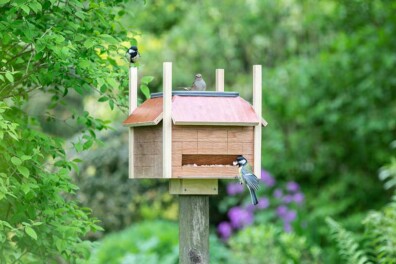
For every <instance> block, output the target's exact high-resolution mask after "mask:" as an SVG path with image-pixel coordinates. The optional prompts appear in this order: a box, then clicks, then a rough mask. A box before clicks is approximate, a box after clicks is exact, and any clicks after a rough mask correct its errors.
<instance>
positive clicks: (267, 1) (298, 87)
mask: <svg viewBox="0 0 396 264" xmlns="http://www.w3.org/2000/svg"><path fill="white" fill-rule="evenodd" d="M116 2H117V1H116ZM120 2H122V4H120V5H115V6H112V7H111V9H109V10H110V12H113V13H114V14H117V16H115V17H114V19H117V20H118V22H119V23H118V24H116V25H115V26H114V31H115V32H117V31H118V32H125V33H126V34H127V35H128V37H129V39H128V40H123V41H125V43H123V44H122V45H121V44H120V45H119V46H118V49H119V50H121V51H118V55H117V56H118V57H117V59H114V60H115V62H114V63H115V64H117V65H118V66H119V67H120V68H122V69H123V72H122V74H121V73H120V77H119V79H117V80H118V85H119V86H120V88H119V89H120V90H122V91H123V95H124V97H125V96H126V92H127V89H128V88H127V82H126V78H127V76H126V71H127V68H128V66H127V64H126V63H125V62H123V61H122V60H121V57H122V56H123V54H122V53H123V52H122V50H123V49H125V50H126V49H127V47H128V46H129V45H130V44H134V43H137V45H138V47H139V51H140V53H141V60H140V62H139V77H142V76H153V77H154V79H153V80H152V81H151V82H150V83H149V84H148V87H149V89H150V92H157V91H161V89H162V62H164V61H172V63H173V86H174V87H175V88H176V87H184V86H189V85H190V84H191V83H192V81H193V77H194V75H195V74H196V73H201V74H202V75H203V77H204V79H205V81H206V83H207V86H208V90H214V89H215V69H216V68H223V69H225V90H226V91H237V92H239V93H240V94H241V96H242V97H243V98H245V99H246V100H248V101H251V100H252V66H253V65H254V64H261V65H263V117H264V118H265V119H266V120H267V121H268V123H269V125H268V126H267V127H266V128H264V129H263V136H262V142H263V143H262V166H263V171H262V188H261V189H260V191H259V196H260V204H259V206H258V207H257V208H252V206H250V200H249V199H250V198H249V195H248V194H247V193H246V192H243V191H242V190H240V189H239V187H238V186H237V185H235V184H234V182H232V181H220V191H219V195H218V196H215V197H211V198H210V223H211V249H210V250H211V263H396V224H395V223H396V196H395V188H394V186H395V185H396V158H395V157H396V155H395V154H396V153H395V148H396V71H395V69H396V45H395V43H396V42H395V40H394V36H395V34H396V15H395V14H396V2H395V1H390V0H383V1H380V0H322V1H316V0H279V1H271V0H248V1H226V0H224V1H207V0H202V1H182V0H174V1H170V0H147V1H120ZM102 4H103V5H104V6H105V5H106V2H104V3H102ZM92 23H96V22H92ZM144 86H145V85H144ZM98 88H99V86H98ZM175 88H174V89H175ZM145 89H146V88H145V87H143V88H142V92H140V93H139V97H140V98H139V100H140V102H142V101H144V100H145V99H146V98H145V95H144V93H143V91H144V90H145ZM51 96H52V95H51V94H45V93H43V96H40V97H35V98H33V99H31V100H29V101H28V102H27V104H26V105H25V106H24V109H25V111H26V112H29V113H31V114H32V113H35V114H37V115H38V116H39V115H40V114H41V113H43V112H45V111H46V109H47V108H46V107H47V106H48V104H49V102H50V101H51ZM67 98H68V99H67V100H68V101H66V103H65V105H64V106H62V105H60V106H57V107H56V108H54V110H53V114H54V115H57V116H65V115H67V113H68V111H69V110H70V108H73V109H75V110H76V111H80V112H81V111H83V109H84V110H85V111H87V112H89V113H91V114H92V115H93V116H95V118H99V119H104V120H110V121H111V123H110V126H111V127H112V128H113V129H109V130H106V131H101V132H98V133H97V135H96V136H97V138H98V139H99V140H98V141H101V142H102V143H101V144H94V145H93V146H92V147H91V148H90V149H89V150H87V151H85V152H82V153H77V152H79V151H75V150H70V151H68V155H70V157H71V158H73V159H76V158H77V159H78V160H81V162H80V161H78V163H79V172H78V173H76V172H74V173H73V174H72V177H73V181H74V182H75V184H76V185H77V186H78V187H79V190H78V191H76V198H77V199H78V203H79V204H80V205H81V206H84V207H89V208H91V209H92V215H93V216H94V217H96V218H98V219H99V220H100V223H99V225H100V226H102V227H103V230H102V231H98V232H89V233H88V234H87V235H86V236H85V237H84V239H88V240H90V241H94V242H93V243H92V245H91V250H90V254H88V256H87V257H86V258H85V261H86V262H88V263H93V264H96V263H120V264H121V263H122V264H127V263H128V264H129V263H178V246H177V245H178V232H177V230H178V228H177V217H178V208H177V197H175V196H172V195H170V194H169V193H168V182H167V181H163V180H129V179H128V160H127V157H128V150H127V141H128V138H127V134H128V133H127V129H125V128H123V127H121V125H120V124H121V122H122V121H123V120H124V119H125V118H126V116H127V114H126V111H125V107H124V108H119V107H117V106H116V107H115V108H114V110H110V108H109V106H108V105H107V104H99V103H98V96H97V94H96V93H93V92H91V93H84V94H83V95H80V94H78V93H71V94H69V95H68V97H67ZM65 100H66V99H65ZM124 103H125V102H124ZM121 110H123V111H121ZM32 115H33V114H32ZM38 121H39V122H40V127H41V128H42V130H43V131H44V132H45V133H47V134H50V135H53V136H56V137H60V138H64V139H65V140H66V143H65V144H70V143H71V142H75V140H76V139H77V138H78V137H80V136H81V128H79V127H74V128H73V127H70V125H68V124H67V122H59V121H56V120H48V119H40V118H38ZM96 143H98V142H96ZM73 199H75V198H73Z"/></svg>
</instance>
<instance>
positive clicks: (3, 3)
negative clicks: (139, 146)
mask: <svg viewBox="0 0 396 264" xmlns="http://www.w3.org/2000/svg"><path fill="white" fill-rule="evenodd" d="M8 2H10V0H0V5H5V4H7V3H8Z"/></svg>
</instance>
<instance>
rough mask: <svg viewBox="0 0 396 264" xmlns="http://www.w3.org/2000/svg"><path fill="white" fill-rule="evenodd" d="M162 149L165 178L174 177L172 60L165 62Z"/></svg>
mask: <svg viewBox="0 0 396 264" xmlns="http://www.w3.org/2000/svg"><path fill="white" fill-rule="evenodd" d="M163 67H164V69H163V70H164V72H163V100H164V103H163V119H162V129H163V130H162V137H163V138H162V150H163V178H171V177H172V62H164V66H163Z"/></svg>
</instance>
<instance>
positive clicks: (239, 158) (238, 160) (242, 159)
mask: <svg viewBox="0 0 396 264" xmlns="http://www.w3.org/2000/svg"><path fill="white" fill-rule="evenodd" d="M246 163H247V160H246V159H245V157H244V156H242V155H238V156H237V158H236V161H234V164H235V165H238V167H241V166H243V165H245V164H246Z"/></svg>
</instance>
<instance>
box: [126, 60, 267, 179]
mask: <svg viewBox="0 0 396 264" xmlns="http://www.w3.org/2000/svg"><path fill="white" fill-rule="evenodd" d="M261 74H262V73H261V66H260V65H256V66H254V68H253V90H254V92H253V94H254V98H253V106H252V105H251V104H250V103H248V102H247V101H245V100H244V99H243V98H241V97H240V96H239V94H238V93H236V92H224V91H223V87H224V86H223V81H222V79H223V76H222V75H218V76H217V77H218V80H217V91H216V92H215V91H213V92H209V91H205V92H194V91H173V92H172V64H171V63H169V62H166V63H164V76H163V81H164V84H163V90H164V91H163V93H154V94H152V95H151V98H150V99H148V100H147V101H145V102H144V103H143V104H141V105H140V106H139V107H137V105H136V99H137V95H136V93H137V70H136V68H132V71H131V76H130V77H131V78H130V80H131V83H130V115H129V117H128V118H127V119H126V120H125V121H124V122H123V125H124V126H126V127H129V144H130V146H129V164H130V165H129V166H130V170H129V176H130V178H176V179H226V178H235V177H236V176H237V175H238V167H236V166H233V161H234V160H235V159H236V157H237V156H238V155H243V156H244V157H246V158H247V160H248V161H249V163H250V164H252V166H253V167H254V171H255V174H256V175H257V176H258V177H260V175H261V173H260V167H261V126H262V125H266V122H265V121H264V120H263V119H262V118H261V89H262V87H261Z"/></svg>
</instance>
